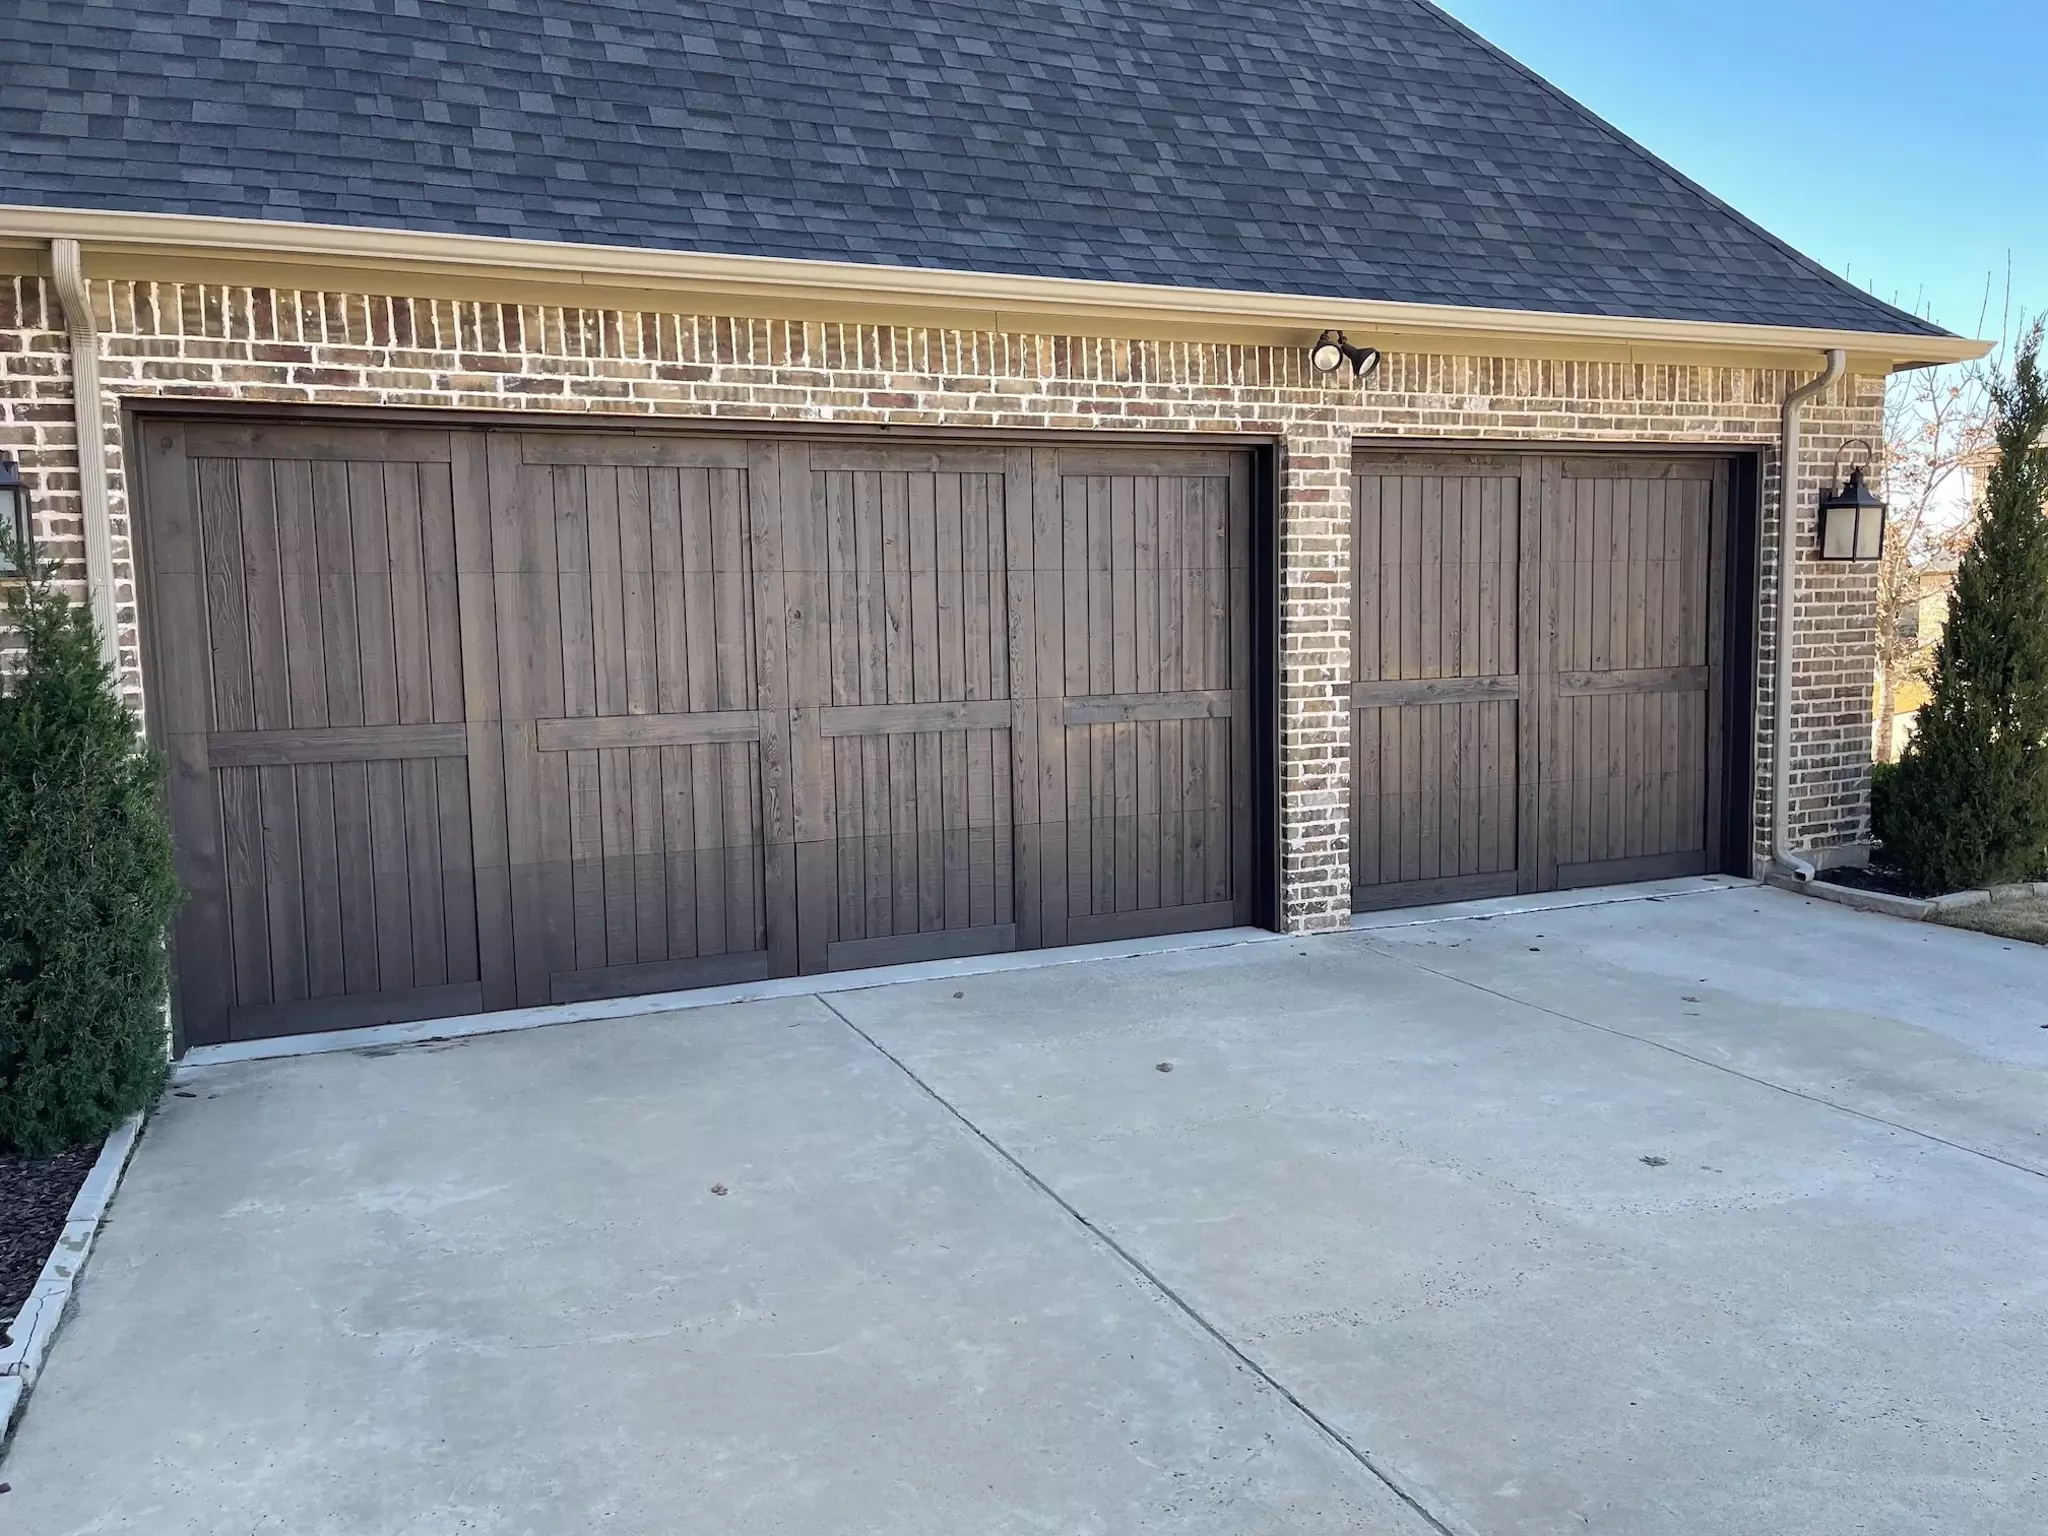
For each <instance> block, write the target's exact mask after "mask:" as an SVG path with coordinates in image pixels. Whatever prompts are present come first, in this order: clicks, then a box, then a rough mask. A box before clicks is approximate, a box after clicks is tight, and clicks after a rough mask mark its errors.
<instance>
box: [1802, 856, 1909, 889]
mask: <svg viewBox="0 0 2048 1536" xmlns="http://www.w3.org/2000/svg"><path fill="white" fill-rule="evenodd" d="M1816 878H1818V879H1821V880H1825V881H1826V882H1827V883H1828V884H1829V885H1846V886H1847V887H1848V888H1849V889H1850V890H1852V891H1876V892H1878V893H1879V894H1881V895H1885V896H1918V895H1919V894H1920V892H1918V891H1916V890H1914V889H1913V888H1912V887H1911V886H1910V885H1908V884H1907V883H1906V877H1905V876H1904V875H1902V874H1900V873H1899V872H1898V871H1897V870H1896V869H1887V868H1886V867H1885V866H1884V865H1882V864H1873V865H1871V866H1870V867H1869V868H1868V869H1858V868H1856V867H1854V866H1853V865H1844V866H1843V867H1842V868H1840V869H1824V870H1822V871H1821V872H1820V874H1819V875H1818V876H1817V877H1816Z"/></svg>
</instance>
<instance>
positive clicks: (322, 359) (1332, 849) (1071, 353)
mask: <svg viewBox="0 0 2048 1536" xmlns="http://www.w3.org/2000/svg"><path fill="white" fill-rule="evenodd" d="M92 296H93V302H94V304H95V306H96V307H97V308H98V311H99V316H98V318H99V322H100V325H101V327H102V330H103V331H104V333H105V337H104V343H103V351H104V356H105V362H104V364H103V374H104V382H105V393H106V398H105V399H104V401H103V402H102V419H103V430H104V432H105V434H106V438H107V444H108V449H109V454H110V481H111V495H112V510H113V523H114V558H115V565H116V574H117V586H118V591H117V594H116V598H117V608H118V612H119V615H120V624H121V633H120V642H121V654H122V658H123V668H124V682H125V685H126V687H127V688H128V690H129V691H130V693H131V696H132V697H133V698H134V699H135V701H136V702H137V703H138V705H141V706H145V707H146V703H147V701H146V699H145V698H144V697H143V694H142V682H143V680H142V676H141V670H140V660H139V654H138V650H137V642H136V630H135V606H134V605H135V583H134V572H133V568H132V565H131V561H130V552H129V542H128V536H127V535H128V515H129V503H128V490H127V488H128V473H127V469H126V466H125V464H124V463H123V447H124V445H123V444H122V442H121V433H120V405H121V401H122V400H124V399H132V398H140V397H148V398H155V399H165V398H185V399H202V398H203V399H238V400H248V401H264V402H275V403H280V404H311V405H357V406H405V407H413V408H420V407H444V408H455V409H462V410H480V409H481V410H541V411H553V412H559V413H564V414H577V415H583V414H596V413H606V414H617V415H622V416H632V417H656V416H677V417H692V418H705V417H712V418H722V419H727V420H733V421H753V422H759V421H789V422H825V421H831V422H841V423H860V422H871V423H881V422H887V423H893V424H898V425H905V426H920V427H930V426H945V427H958V428H962V429H973V430H983V431H990V430H997V431H1003V430H1015V429H1037V430H1047V429H1056V430H1068V431H1071V430H1078V429H1090V430H1102V431H1106V432H1118V431H1124V432H1199V433H1214V434H1217V435H1218V436H1224V435H1228V434H1231V433H1241V434H1258V435H1260V436H1264V437H1269V438H1278V439H1279V440H1280V441H1281V442H1282V443H1283V445H1284V448H1283V464H1284V477H1283V489H1282V500H1283V505H1282V509H1281V517H1282V526H1281V548H1282V553H1281V563H1282V570H1281V588H1282V591H1281V605H1280V606H1281V625H1282V632H1283V641H1282V657H1281V669H1282V675H1281V686H1280V701H1281V710H1282V717H1283V718H1282V743H1281V745H1282V754H1283V759H1284V761H1283V776H1282V793H1281V818H1282V826H1283V838H1284V846H1283V854H1282V857H1283V901H1284V907H1285V915H1286V920H1287V923H1288V925H1289V926H1290V927H1291V928H1292V929H1295V930H1296V931H1302V932H1311V931H1318V930H1322V929H1327V928H1332V927H1336V926H1340V925H1341V924H1342V923H1343V922H1344V920H1345V918H1346V917H1347V915H1348V912H1349V906H1350V877H1349V869H1350V849H1349V847H1348V827H1347V813H1346V807H1347V805H1348V802H1349V797H1350V769H1349V751H1350V741H1349V730H1350V720H1349V715H1348V713H1347V712H1346V710H1345V709H1344V707H1343V700H1344V697H1345V693H1346V690H1347V687H1348V684H1349V681H1350V677H1349V672H1350V632H1349V626H1350V620H1349V582H1350V535H1349V518H1350V475H1349V467H1350V449H1351V442H1352V440H1353V438H1354V437H1361V436H1390V435H1403V436H1412V437H1417V438H1445V439H1449V438H1460V439H1469V438H1497V439H1502V440H1513V439H1525V440H1536V441H1545V442H1570V443H1586V444H1600V443H1672V442H1687V443H1725V444H1729V445H1740V446H1757V445H1762V444H1768V443H1772V442H1774V441H1775V440H1776V435H1777V422H1778V402H1779V400H1781V399H1782V398H1783V395H1784V391H1785V389H1786V388H1787V386H1788V383H1789V382H1791V381H1790V380H1788V377H1787V375H1785V374H1784V373H1782V372H1778V371H1775V370H1757V369H1746V368H1731V367H1704V366H1678V365H1665V364H1654V365H1653V364H1628V363H1617V362H1592V361H1588V362H1573V361H1554V360H1535V359H1523V358H1508V357H1473V356H1444V355H1423V354H1404V353H1392V354H1389V355H1388V356H1387V358H1386V359H1385V361H1384V363H1383V364H1382V366H1381V369H1380V371H1379V373H1378V375H1377V376H1376V377H1375V378H1373V379H1372V380H1370V381H1368V382H1367V383H1365V384H1364V385H1360V384H1357V383H1355V382H1353V381H1352V380H1351V379H1349V377H1348V376H1340V377H1337V378H1332V379H1325V378H1323V377H1321V376H1319V375H1317V374H1315V373H1314V372H1313V371H1312V370H1311V369H1310V368H1309V366H1308V361H1307V357H1306V354H1305V353H1304V352H1302V351H1299V350H1295V349H1288V348H1277V347H1261V346H1239V345H1224V344H1210V343H1194V342H1159V341H1133V340H1120V339H1115V338H1096V337H1081V336H1055V335H1034V334H1026V333H1008V332H1003V333H997V332H977V331H947V330H931V329H918V328H907V327H880V326H871V325H838V324H827V323H821V322H815V321H813V322H795V321H789V322H785V321H764V320H744V319H731V318H726V317H717V316H704V315H686V314H671V313H656V312H651V311H648V312H621V311H617V310H577V309H563V308H553V307H546V306H533V305H501V304H496V303H463V302H452V301H448V300H438V299H436V300H427V299H403V298H385V297H376V296H367V295H363V294H349V293H321V292H300V291H293V290H286V289H263V288H254V289H252V288H243V287H222V286H218V285H211V284H207V285H202V284H195V283H148V282H130V281H112V282H109V281H97V282H94V283H93V284H92ZM1818 364H1819V359H1818V358H1816V359H1815V369H1814V371H1817V370H1818ZM1881 399H1882V381H1881V380H1878V379H1858V378H1852V379H1849V380H1846V381H1844V383H1843V384H1841V385H1838V386H1837V387H1836V388H1835V389H1834V390H1833V391H1831V392H1830V393H1829V394H1828V395H1827V396H1825V397H1824V398H1823V399H1822V400H1820V401H1819V402H1816V403H1815V404H1814V405H1813V406H1811V407H1810V408H1809V409H1808V412H1807V422H1808V434H1809V435H1808V462H1809V466H1810V473H1809V476H1808V478H1807V480H1806V481H1805V482H1804V483H1803V484H1802V486H1801V488H1800V490H1801V500H1800V503H1799V504H1800V506H1801V508H1802V512H1801V515H1802V516H1805V515H1807V514H1806V512H1805V511H1804V509H1806V508H1810V507H1811V506H1812V505H1813V497H1814V495H1815V494H1816V493H1817V492H1818V490H1819V485H1820V479H1821V477H1822V476H1824V475H1825V474H1826V473H1827V472H1828V470H1829V469H1831V468H1832V465H1833V461H1834V456H1835V450H1836V448H1837V446H1838V444H1839V443H1840V442H1841V441H1842V440H1843V439H1845V438H1848V437H1875V435H1876V434H1877V432H1878V430H1879V423H1880V415H1881ZM0 452H6V453H10V454H13V455H15V456H16V457H18V458H19V459H20V460H21V463H22V467H23V471H24V475H25V477H26V479H27V480H28V482H29V484H30V485H31V486H32V487H33V489H34V492H35V496H36V506H37V518H38V537H39V539H41V540H42V541H43V543H44V546H45V548H46V549H49V550H52V551H54V552H57V553H60V554H62V555H63V556H65V557H66V558H67V559H68V560H70V561H71V562H72V563H73V569H75V570H78V571H81V572H82V558H83V538H82V533H81V529H80V522H79V516H78V510H77V495H78V478H77V461H76V454H75V445H74V435H73V429H72V407H71V386H70V378H69V367H68V354H67V347H66V341H65V337H64V334H63V330H62V316H61V313H60V311H59V309H58V306H57V301H56V297H55V294H54V292H53V291H51V288H50V285H49V284H47V283H46V282H44V281H41V280H39V279H37V278H33V277H12V278H5V277H0ZM1766 477H1767V487H1766V526H1765V528H1764V529H1763V531H1762V540H1763V547H1764V548H1765V550H1766V551H1768V550H1770V549H1771V548H1773V547H1774V544H1775V538H1776V534H1775V507H1776V499H1777V465H1776V454H1775V453H1771V454H1769V455H1768V458H1767V466H1766ZM1810 544H1811V540H1810V539H1809V538H1802V547H1807V546H1810ZM1766 563H1767V564H1768V562H1766ZM1798 579H1799V582H1800V589H1801V621H1800V629H1799V633H1798V635H1797V636H1796V637H1795V641H1796V644H1797V646H1798V653H1797V663H1798V669H1799V670H1798V683H1797V688H1798V703H1799V707H1800V715H1799V726H1798V731H1797V735H1796V737H1795V742H1794V752H1795V757H1794V761H1793V790H1792V794H1793V803H1792V821H1793V836H1794V840H1795V842H1799V843H1804V844H1808V845H1812V846H1826V845H1830V844H1835V843H1841V842H1848V841H1852V840H1855V839H1858V838H1860V837H1862V836H1864V835H1865V832H1866V827H1867V800H1868V782H1869V740H1870V724H1869V697H1870V687H1871V673H1872V665H1873V662H1872V656H1873V648H1874V643H1875V619H1874V613H1875V598H1876V593H1875V586H1876V577H1875V573H1874V570H1870V569H1867V568H1864V567H1837V568H1830V567H1827V566H1823V565H1821V564H1819V563H1818V562H1816V561H1814V560H1813V559H1812V558H1811V557H1810V555H1807V556H1803V557H1802V559H1801V562H1800V566H1799V572H1798ZM1775 612H1776V608H1775V590H1774V587H1773V585H1772V582H1771V580H1770V578H1769V576H1768V575H1767V576H1766V580H1765V585H1764V591H1763V594H1762V605H1761V612H1760V622H1761V626H1762V628H1761V654H1760V657H1759V669H1760V671H1759V678H1760V680H1759V693H1758V700H1757V705H1758V719H1759V721H1763V722H1767V721H1768V719H1769V713H1768V712H1769V708H1770V690H1771V666H1770V655H1771V646H1772V644H1773V643H1774V631H1775ZM1758 770H1759V778H1758V786H1759V787H1758V809H1759V816H1758V838H1759V848H1760V849H1761V846H1762V841H1763V838H1764V828H1765V826H1766V824H1767V823H1766V817H1767V814H1768V806H1767V801H1768V792H1769V784H1770V743H1769V739H1768V729H1767V727H1766V729H1765V730H1764V732H1763V739H1762V740H1760V742H1759V747H1758Z"/></svg>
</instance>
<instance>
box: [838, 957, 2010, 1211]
mask: <svg viewBox="0 0 2048 1536" xmlns="http://www.w3.org/2000/svg"><path fill="white" fill-rule="evenodd" d="M1367 942H1368V943H1369V944H1371V940H1370V938H1369V937H1368V939H1367ZM1371 947H1372V948H1373V950H1374V951H1375V952H1376V953H1378V954H1382V955H1385V956H1386V957H1387V958H1388V959H1390V960H1398V961H1400V962H1401V963H1402V964H1403V965H1408V966H1412V967H1414V968H1415V969H1416V970H1418V971H1421V972H1422V973H1423V974H1424V975H1428V976H1435V977H1437V978H1439V979H1441V980H1443V981H1449V982H1454V983H1456V984H1457V985H1458V986H1461V987H1470V988H1471V989H1472V990H1473V991H1474V992H1483V993H1485V994H1486V995H1487V996H1488V997H1496V998H1499V999H1500V1000H1501V1001H1502V1002H1504V1003H1512V1004H1514V1005H1515V1006H1516V1007H1520V1008H1527V1009H1530V1010H1531V1011H1532V1012H1535V1013H1541V1014H1546V1015H1548V1016H1549V1017H1551V1018H1553V1019H1562V1020H1564V1022H1565V1023H1567V1024H1577V1025H1579V1026H1580V1027H1582V1028H1584V1029H1596V1030H1598V1031H1599V1032H1600V1033H1601V1034H1603V1035H1612V1036H1614V1037H1615V1038H1616V1039H1618V1040H1633V1041H1634V1042H1635V1043H1636V1044H1638V1045H1647V1046H1651V1047H1653V1048H1654V1049H1656V1050H1660V1051H1665V1052H1668V1053H1669V1054H1671V1055H1673V1056H1676V1057H1678V1058H1679V1060H1681V1061H1689V1062H1692V1063H1693V1064H1694V1065H1696V1066H1701V1067H1708V1068H1711V1069H1712V1070H1713V1071H1716V1072H1724V1073H1726V1074H1727V1075H1728V1076H1730V1077H1733V1078H1739V1079H1741V1080H1742V1081H1743V1082H1745V1083H1754V1084H1755V1085H1756V1086H1757V1087H1759V1088H1767V1089H1769V1090H1770V1091H1771V1092H1773V1093H1782V1094H1784V1095H1786V1096H1787V1097H1789V1098H1794V1099H1801V1100H1804V1101H1805V1102H1806V1103H1808V1104H1818V1105H1819V1106H1820V1107H1821V1108H1823V1109H1832V1110H1835V1111H1836V1112H1838V1113H1840V1114H1844V1115H1848V1116H1851V1117H1852V1118H1854V1119H1857V1120H1862V1121H1865V1122H1867V1123H1869V1124H1871V1125H1881V1126H1883V1127H1885V1129H1887V1130H1892V1131H1898V1132H1899V1133H1901V1134H1902V1135H1906V1136H1917V1137H1919V1138H1920V1139H1921V1140H1922V1141H1928V1142H1932V1143H1933V1144H1934V1145H1935V1146H1938V1147H1947V1148H1948V1149H1949V1150H1950V1151H1952V1152H1961V1153H1963V1154H1964V1155H1965V1156H1967V1157H1981V1158H1983V1159H1984V1161H1986V1162H1987V1163H1996V1164H1998V1165H1999V1166H2000V1167H2001V1168H2010V1169H2012V1170H2013V1171H2014V1172H2015V1173H2024V1174H2029V1175H2031V1176H2032V1177H2034V1178H2037V1179H2048V1169H2042V1168H2036V1167H2033V1166H2032V1165H2031V1164H2028V1163H2022V1162H2016V1161H2014V1160H2013V1159H2012V1158H2009V1157H2001V1156H1999V1155H1998V1154H1997V1153H1996V1152H1987V1151H1985V1150H1984V1148H1982V1147H1973V1146H1970V1145H1968V1144H1967V1143H1964V1142H1960V1141H1951V1140H1950V1139H1949V1138H1948V1137H1946V1136H1937V1135H1936V1134H1935V1133H1934V1132H1932V1131H1924V1130H1922V1129H1921V1128H1920V1127H1919V1126H1917V1125H1908V1124H1906V1123H1905V1122H1904V1121H1903V1120H1891V1119H1887V1118H1886V1117H1885V1116H1883V1115H1876V1114H1872V1113H1871V1112H1870V1111H1869V1110H1867V1109H1858V1108H1857V1107H1856V1106H1855V1105H1853V1104H1844V1103H1842V1102H1840V1101H1839V1100H1837V1099H1830V1098H1826V1097H1824V1096H1823V1095H1821V1094H1818V1093H1808V1092H1807V1091H1806V1090H1805V1089H1803V1088H1793V1087H1789V1086H1787V1085H1786V1084H1784V1083H1774V1082H1772V1081H1771V1080H1770V1079H1769V1078H1767V1077H1758V1076H1757V1075H1756V1074H1755V1073H1753V1072H1744V1071H1742V1070H1741V1069H1740V1068H1738V1067H1731V1066H1729V1065H1727V1064H1726V1063H1725V1062H1719V1061H1711V1060H1709V1059H1708V1058H1707V1057H1705V1056H1696V1055H1694V1054H1693V1053H1692V1052H1691V1051H1687V1050H1681V1049H1680V1048H1679V1047H1677V1046H1675V1045H1672V1044H1671V1043H1670V1042H1669V1041H1665V1040H1657V1039H1653V1038H1652V1037H1651V1036H1649V1035H1638V1034H1634V1033H1632V1032H1630V1031H1629V1030H1626V1029H1617V1028H1615V1027H1614V1026H1613V1025H1612V1024H1600V1023H1596V1022H1595V1021H1594V1020H1592V1019H1582V1018H1580V1017H1579V1016H1578V1015H1577V1014H1575V1013H1566V1012H1565V1011H1564V1010H1563V1009H1562V1008H1553V1007H1551V1006H1550V1005H1549V1004H1547V1003H1537V1002H1531V1001H1530V1000H1529V999H1528V998H1526V997H1517V996H1515V994H1514V993H1512V992H1502V991H1500V990H1499V989H1498V988H1495V987H1489V986H1487V985H1486V984H1485V983H1484V982H1478V981H1474V980H1472V979H1471V978H1470V977H1469V976H1460V975H1458V974H1456V973H1455V972H1452V971H1440V970H1438V969H1437V968H1436V967H1435V966H1433V965H1424V964H1423V963H1422V962H1421V961H1420V960H1418V959H1416V958H1415V957H1414V956H1412V955H1408V954H1404V953H1402V952H1401V950H1400V949H1398V948H1394V947H1390V946H1388V945H1384V944H1372V945H1371ZM834 1011H835V1012H836V1011H837V1010H834Z"/></svg>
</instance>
